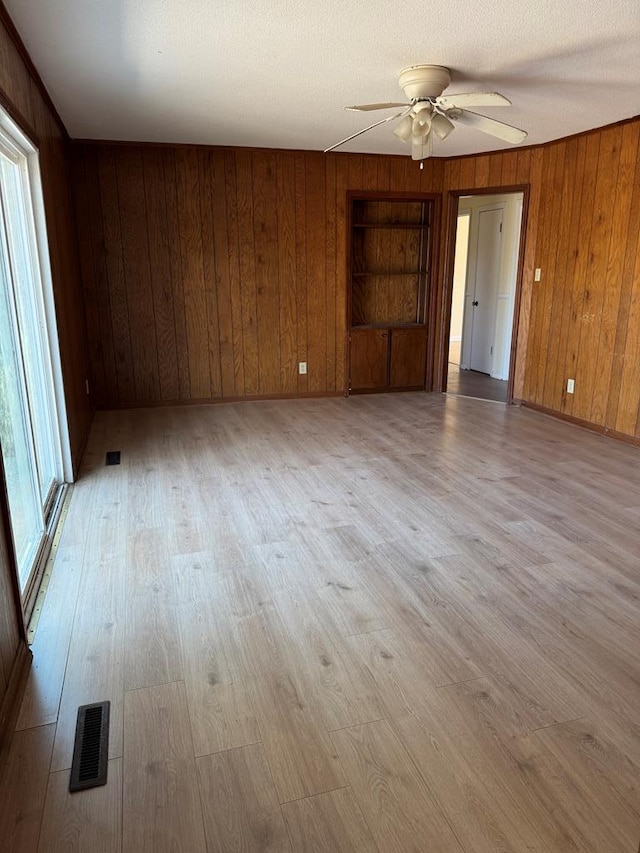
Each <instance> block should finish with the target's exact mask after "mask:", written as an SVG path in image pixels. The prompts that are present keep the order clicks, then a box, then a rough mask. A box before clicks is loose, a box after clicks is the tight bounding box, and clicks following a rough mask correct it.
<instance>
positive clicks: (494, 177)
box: [489, 152, 504, 187]
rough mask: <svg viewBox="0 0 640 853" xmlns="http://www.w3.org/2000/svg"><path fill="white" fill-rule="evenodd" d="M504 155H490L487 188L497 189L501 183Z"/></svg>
mask: <svg viewBox="0 0 640 853" xmlns="http://www.w3.org/2000/svg"><path fill="white" fill-rule="evenodd" d="M503 157H504V155H503V154H502V152H501V153H500V154H491V155H490V157H489V186H490V187H499V186H500V184H501V183H503V181H502V160H503Z"/></svg>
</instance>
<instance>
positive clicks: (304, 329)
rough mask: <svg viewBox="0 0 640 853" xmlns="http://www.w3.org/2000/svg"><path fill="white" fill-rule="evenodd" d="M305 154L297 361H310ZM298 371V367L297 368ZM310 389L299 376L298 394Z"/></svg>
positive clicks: (299, 165) (299, 187)
mask: <svg viewBox="0 0 640 853" xmlns="http://www.w3.org/2000/svg"><path fill="white" fill-rule="evenodd" d="M306 172H307V170H306V163H305V155H304V154H296V155H295V189H294V198H295V205H296V211H295V213H296V222H295V224H296V306H297V315H298V354H297V359H296V360H297V361H307V360H308V349H309V337H308V336H309V332H308V320H307V293H308V280H307V175H306ZM296 370H297V366H296ZM308 387H309V375H308V374H304V375H300V374H299V375H298V394H304V393H306V391H307V390H308Z"/></svg>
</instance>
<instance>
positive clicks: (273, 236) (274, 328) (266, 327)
mask: <svg viewBox="0 0 640 853" xmlns="http://www.w3.org/2000/svg"><path fill="white" fill-rule="evenodd" d="M253 217H254V219H253V225H254V245H255V259H256V270H255V276H256V300H257V302H256V309H257V326H258V352H259V364H258V393H260V394H277V393H278V392H279V390H280V289H279V284H278V281H279V280H278V219H277V172H276V155H275V153H273V152H263V151H260V152H256V153H254V154H253Z"/></svg>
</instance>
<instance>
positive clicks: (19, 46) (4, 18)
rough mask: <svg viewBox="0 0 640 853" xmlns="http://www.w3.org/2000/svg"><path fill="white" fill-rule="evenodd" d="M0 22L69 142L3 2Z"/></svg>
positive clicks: (0, 9) (61, 122)
mask: <svg viewBox="0 0 640 853" xmlns="http://www.w3.org/2000/svg"><path fill="white" fill-rule="evenodd" d="M0 22H1V23H2V24H3V25H4V28H5V29H6V31H7V35H8V36H9V38H10V39H11V41H12V42H13V44H14V45H15V48H16V50H17V51H18V53H19V54H20V58H21V59H22V61H23V62H24V64H25V66H26V69H27V71H28V72H29V74H30V75H31V77H32V79H33V82H34V83H35V84H36V86H37V87H38V89H39V90H40V94H41V95H42V97H43V98H44V101H45V103H46V105H47V106H48V107H49V109H50V110H51V112H52V114H53V116H54V118H55V119H56V121H57V122H58V124H59V125H60V129H61V130H62V135H63V136H64V137H65V139H66V140H67V141H69V140H70V138H71V137H70V136H69V133H68V131H67V128H66V127H65V125H64V122H63V121H62V119H61V118H60V113H59V112H58V110H57V109H56V106H55V104H54V103H53V101H52V100H51V95H50V94H49V92H48V91H47V87H46V86H45V85H44V82H43V80H42V77H41V76H40V72H39V71H38V69H37V68H36V66H35V65H34V63H33V60H32V59H31V56H30V55H29V51H28V50H27V48H26V46H25V43H24V42H23V41H22V36H21V35H20V33H19V32H18V30H17V29H16V25H15V24H14V23H13V20H12V19H11V15H10V14H9V13H8V12H7V9H6V7H5V5H4V3H3V0H0ZM28 126H29V125H28V124H27V127H28ZM25 132H26V131H25Z"/></svg>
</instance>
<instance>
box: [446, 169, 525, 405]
mask: <svg viewBox="0 0 640 853" xmlns="http://www.w3.org/2000/svg"><path fill="white" fill-rule="evenodd" d="M530 189H531V187H530V184H513V185H507V186H502V187H481V188H478V189H462V190H449V192H448V197H449V217H448V222H447V233H446V237H445V262H444V268H445V279H444V282H443V297H444V298H443V302H442V310H441V324H442V325H441V340H442V343H441V346H440V353H439V355H440V358H441V363H440V377H439V378H440V385H439V387H436V388H434V390H435V391H443V392H446V390H447V374H448V358H449V329H450V326H451V302H452V299H453V267H454V261H455V251H454V247H455V242H456V232H457V224H458V210H459V208H460V203H459V202H460V198H461V197H462V196H483V195H487V196H488V195H514V194H515V193H522V218H521V220H520V238H519V243H518V267H517V272H516V285H515V293H514V300H513V321H512V326H511V343H510V351H509V377H508V380H507V399H506V402H507V405H510V404H512V403H513V402H514V400H513V385H514V379H515V355H516V350H517V342H518V330H519V326H520V307H521V302H522V276H523V271H524V257H525V244H526V236H527V221H528V216H529V195H530ZM453 199H457V200H458V201H457V203H456V204H453V203H452V200H453Z"/></svg>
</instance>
